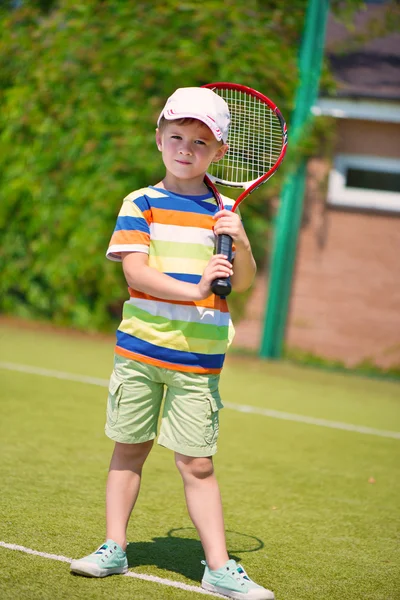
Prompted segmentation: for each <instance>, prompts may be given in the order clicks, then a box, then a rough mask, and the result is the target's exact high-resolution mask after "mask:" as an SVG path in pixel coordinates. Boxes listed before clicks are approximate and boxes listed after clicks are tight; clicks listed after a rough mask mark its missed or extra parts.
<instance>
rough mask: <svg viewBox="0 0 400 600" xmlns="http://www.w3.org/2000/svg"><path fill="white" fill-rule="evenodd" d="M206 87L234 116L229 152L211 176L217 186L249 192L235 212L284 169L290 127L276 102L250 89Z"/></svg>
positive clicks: (223, 85) (229, 85)
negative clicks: (220, 99)
mask: <svg viewBox="0 0 400 600" xmlns="http://www.w3.org/2000/svg"><path fill="white" fill-rule="evenodd" d="M203 87H206V88H209V89H211V90H213V91H214V92H215V93H216V94H218V95H219V96H221V97H222V98H223V99H224V100H225V102H226V103H227V104H228V107H229V111H230V114H231V125H230V128H229V136H228V145H229V149H228V151H227V153H226V154H225V156H224V157H223V158H222V159H221V160H220V161H218V162H216V163H212V164H211V165H210V167H209V169H208V172H207V176H208V178H209V179H210V180H211V181H212V182H213V183H214V184H220V185H224V186H229V187H233V188H241V189H244V190H245V192H244V193H243V194H242V195H241V196H240V197H239V198H238V199H237V201H236V203H235V206H234V208H233V209H232V210H234V209H235V208H236V206H237V205H238V204H239V202H241V200H243V198H244V197H246V196H247V195H248V194H250V193H251V192H252V191H254V190H255V189H256V188H257V187H259V186H260V185H261V184H262V183H265V182H266V181H267V180H268V179H269V178H270V177H272V175H273V174H274V173H275V172H276V170H277V169H278V168H279V166H280V165H281V163H282V161H283V159H284V157H285V154H286V149H287V127H286V123H285V120H284V118H283V116H282V113H281V112H280V110H279V109H278V107H277V106H276V104H274V102H272V100H270V99H269V98H268V97H267V96H265V95H264V94H262V93H261V92H258V91H257V90H254V89H252V88H250V87H248V86H245V85H240V84H237V83H228V82H218V83H208V84H206V85H204V86H203Z"/></svg>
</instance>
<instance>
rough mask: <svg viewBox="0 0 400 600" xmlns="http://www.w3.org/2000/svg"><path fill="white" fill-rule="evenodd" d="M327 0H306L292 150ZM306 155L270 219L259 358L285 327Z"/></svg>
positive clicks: (274, 353) (316, 69)
mask: <svg viewBox="0 0 400 600" xmlns="http://www.w3.org/2000/svg"><path fill="white" fill-rule="evenodd" d="M328 11H329V0H309V3H308V6H307V12H306V17H305V27H304V34H303V41H302V46H301V52H300V60H299V74H300V84H299V87H298V90H297V94H296V101H295V110H294V112H293V116H292V121H291V127H290V145H289V148H290V149H291V151H292V152H293V151H294V152H296V146H297V144H298V140H299V139H300V138H301V136H302V134H303V132H304V130H305V127H306V124H307V121H308V119H309V116H310V110H311V107H312V106H313V105H314V103H315V101H316V99H317V95H318V88H319V79H320V74H321V66H322V60H323V53H324V40H325V31H326V22H327V17H328ZM305 177H306V161H305V160H304V159H301V158H300V159H299V161H298V163H297V167H296V168H295V170H294V172H293V173H291V174H289V176H288V177H287V179H286V182H285V184H284V186H283V189H282V193H281V198H280V207H279V211H278V215H277V219H276V225H275V239H274V247H273V252H272V261H271V274H270V280H269V295H268V303H267V313H266V318H265V324H264V331H263V337H262V341H261V348H260V355H261V356H262V357H263V358H280V357H281V355H282V346H283V340H284V335H285V330H286V323H287V317H288V307H289V300H290V293H291V287H292V278H293V270H294V264H295V258H296V248H297V240H298V234H299V229H300V224H301V216H302V212H303V197H304V188H305Z"/></svg>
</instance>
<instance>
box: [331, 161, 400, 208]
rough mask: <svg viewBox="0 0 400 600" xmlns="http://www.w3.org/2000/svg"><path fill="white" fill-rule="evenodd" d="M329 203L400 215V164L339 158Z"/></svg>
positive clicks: (335, 162)
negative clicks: (398, 213) (399, 213)
mask: <svg viewBox="0 0 400 600" xmlns="http://www.w3.org/2000/svg"><path fill="white" fill-rule="evenodd" d="M328 203H329V204H331V205H332V206H346V207H350V208H364V209H373V210H382V211H391V212H400V160H398V159H393V158H380V157H377V156H363V155H356V154H338V155H337V156H336V158H335V161H334V166H333V169H332V170H331V172H330V175H329V186H328Z"/></svg>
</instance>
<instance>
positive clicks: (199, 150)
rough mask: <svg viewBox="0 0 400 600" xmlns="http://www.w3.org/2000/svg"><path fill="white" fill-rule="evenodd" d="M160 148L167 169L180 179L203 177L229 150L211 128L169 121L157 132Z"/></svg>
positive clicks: (201, 124)
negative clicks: (218, 139)
mask: <svg viewBox="0 0 400 600" xmlns="http://www.w3.org/2000/svg"><path fill="white" fill-rule="evenodd" d="M156 142H157V147H158V149H159V150H160V152H162V157H163V161H164V164H165V167H166V169H167V171H168V172H169V173H171V174H172V175H174V176H175V177H177V178H178V179H186V180H187V179H194V178H196V177H204V174H205V173H206V171H207V169H208V167H209V165H210V164H211V163H212V162H216V161H218V160H220V159H221V158H222V157H223V156H224V154H225V153H226V151H227V150H228V145H227V144H221V142H218V141H217V140H216V139H215V137H214V134H213V133H212V131H211V129H209V128H208V127H207V125H205V124H204V123H202V121H197V120H195V119H193V120H192V121H191V122H189V123H186V124H184V125H182V124H178V122H177V121H168V122H166V123H165V124H164V126H163V128H162V130H161V131H160V130H159V129H157V132H156Z"/></svg>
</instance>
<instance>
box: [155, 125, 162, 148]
mask: <svg viewBox="0 0 400 600" xmlns="http://www.w3.org/2000/svg"><path fill="white" fill-rule="evenodd" d="M156 144H157V148H158V149H159V151H160V152H161V150H162V141H161V133H160V130H159V129H158V127H157V129H156Z"/></svg>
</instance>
